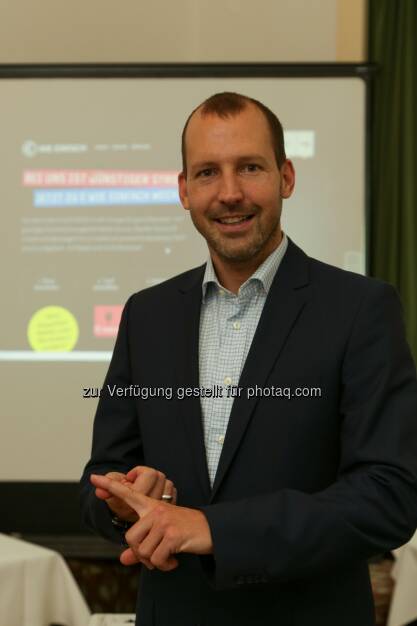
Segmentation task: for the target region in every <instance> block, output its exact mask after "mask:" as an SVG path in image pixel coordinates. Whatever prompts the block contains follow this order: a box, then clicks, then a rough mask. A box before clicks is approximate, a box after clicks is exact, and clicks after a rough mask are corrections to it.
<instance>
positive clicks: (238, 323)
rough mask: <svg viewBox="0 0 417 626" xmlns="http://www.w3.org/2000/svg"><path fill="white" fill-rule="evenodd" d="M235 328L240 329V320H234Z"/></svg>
mask: <svg viewBox="0 0 417 626" xmlns="http://www.w3.org/2000/svg"><path fill="white" fill-rule="evenodd" d="M233 328H234V329H235V330H239V329H240V322H233Z"/></svg>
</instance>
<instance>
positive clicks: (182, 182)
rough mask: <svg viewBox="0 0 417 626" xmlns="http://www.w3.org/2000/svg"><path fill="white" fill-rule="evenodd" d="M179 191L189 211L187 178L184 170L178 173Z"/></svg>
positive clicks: (185, 207)
mask: <svg viewBox="0 0 417 626" xmlns="http://www.w3.org/2000/svg"><path fill="white" fill-rule="evenodd" d="M178 193H179V196H180V200H181V204H182V206H183V207H184V209H186V210H187V211H189V210H190V203H189V202H188V193H187V178H186V176H185V174H184V172H180V173H179V174H178Z"/></svg>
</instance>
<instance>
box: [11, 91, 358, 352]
mask: <svg viewBox="0 0 417 626" xmlns="http://www.w3.org/2000/svg"><path fill="white" fill-rule="evenodd" d="M224 89H229V90H236V91H240V92H243V93H247V94H248V95H253V96H254V97H257V98H259V99H261V100H263V101H265V103H267V104H268V105H269V106H270V107H271V108H273V109H274V110H275V111H276V112H277V114H278V115H279V116H280V117H281V118H282V121H283V124H284V126H285V128H286V132H285V141H286V148H287V153H288V156H289V157H290V158H292V159H293V161H294V164H295V167H296V171H297V187H299V189H300V191H299V190H298V188H297V189H296V193H295V195H294V199H291V200H290V201H289V202H288V205H287V204H286V205H285V212H284V228H285V229H286V231H287V232H288V234H289V235H290V236H291V237H293V239H294V240H295V241H296V242H297V243H299V244H300V245H302V246H303V247H304V248H305V249H306V250H307V251H308V252H309V253H310V254H312V255H313V256H317V257H319V258H322V259H323V260H326V261H329V262H331V263H334V264H336V265H339V266H341V267H347V268H348V269H353V270H355V271H363V269H364V266H363V259H364V203H363V118H362V117H361V116H363V110H362V109H363V97H362V89H363V87H362V84H361V82H360V81H358V80H355V79H351V80H350V81H349V80H347V81H338V80H333V81H331V80H324V79H323V80H311V79H310V80H306V79H304V80H302V79H299V80H297V81H296V80H294V79H293V80H284V79H262V80H261V79H259V80H257V79H245V80H237V79H234V80H224V79H222V80H217V81H216V80H211V79H210V80H209V79H195V80H188V81H187V80H185V79H182V80H173V79H166V80H156V79H152V80H151V79H136V80H127V79H126V80H125V79H123V80H103V79H95V80H88V81H86V80H62V79H60V80H51V81H47V80H43V79H38V80H26V81H19V80H10V79H7V80H3V81H1V83H0V90H1V93H0V97H1V101H2V113H3V122H2V124H3V128H2V142H1V145H0V152H1V155H2V163H3V175H2V179H3V182H2V196H3V210H2V215H3V228H2V235H1V237H2V239H1V245H2V249H3V259H4V260H6V262H4V261H3V263H2V266H1V268H0V273H1V275H2V285H4V287H3V293H2V295H3V302H4V307H3V325H2V328H1V336H0V359H1V360H3V361H19V360H22V361H25V360H28V361H42V360H44V361H82V360H85V361H102V360H108V359H109V357H110V354H111V350H112V347H113V344H114V340H115V337H116V334H117V330H118V325H119V321H120V316H121V311H122V308H123V304H124V302H125V301H126V299H127V297H128V296H129V295H130V294H131V293H133V292H135V291H137V290H139V289H143V288H146V287H149V286H152V285H155V284H157V283H159V282H161V281H163V280H166V279H167V278H169V277H170V276H173V275H175V274H177V273H179V272H181V271H184V270H186V269H189V268H191V267H193V266H196V265H199V264H201V263H203V262H204V260H205V258H206V255H207V251H206V247H205V243H204V242H203V240H202V239H201V237H200V236H199V235H198V234H197V233H196V232H195V230H194V228H193V226H192V223H191V220H190V218H189V215H188V213H187V212H185V211H184V210H183V209H182V207H181V205H180V202H179V198H178V191H177V176H178V172H179V170H180V169H181V161H180V134H181V129H182V126H183V123H184V121H185V119H186V117H187V115H188V113H189V112H190V110H191V109H192V108H194V106H195V105H196V104H198V103H199V102H200V101H201V100H202V99H203V98H204V97H206V96H207V95H210V94H211V93H214V92H216V91H221V90H224ZM326 99H327V102H328V106H329V110H330V111H331V115H330V113H329V111H327V110H326V111H324V110H323V102H324V101H326ZM306 102H308V106H306ZM347 104H348V106H349V107H350V114H351V115H350V116H349V119H350V118H352V119H350V122H349V124H350V126H349V125H347V122H346V105H347ZM352 107H353V108H352ZM340 146H343V150H342V151H341V150H340V149H339V148H340ZM336 154H337V155H338V156H337V159H335V155H336ZM287 206H288V210H287Z"/></svg>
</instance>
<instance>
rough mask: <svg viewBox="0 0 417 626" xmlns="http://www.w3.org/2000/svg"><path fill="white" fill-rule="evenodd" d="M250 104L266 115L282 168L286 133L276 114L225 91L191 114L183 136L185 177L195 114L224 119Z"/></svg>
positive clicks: (239, 95) (276, 154)
mask: <svg viewBox="0 0 417 626" xmlns="http://www.w3.org/2000/svg"><path fill="white" fill-rule="evenodd" d="M249 104H253V105H254V106H255V107H256V108H258V109H259V110H260V111H262V113H263V114H264V116H265V118H266V121H267V123H268V126H269V130H270V133H271V139H272V146H273V148H274V153H275V159H276V162H277V165H278V167H279V168H280V167H281V165H282V164H283V163H284V161H285V159H286V158H287V157H286V155H285V146H284V131H283V128H282V124H281V122H280V121H279V119H278V118H277V116H276V115H275V113H273V112H272V111H271V109H268V107H267V106H265V105H264V104H262V102H259V100H255V99H254V98H249V96H243V95H242V94H240V93H234V92H232V91H223V92H222V93H216V94H214V95H213V96H210V98H207V100H204V102H203V103H202V104H199V105H198V107H196V108H195V109H194V111H192V113H190V115H189V116H188V118H187V121H186V122H185V125H184V128H183V131H182V135H181V155H182V171H183V173H184V175H186V174H187V159H186V148H185V134H186V132H187V127H188V124H189V122H190V119H191V118H192V116H193V115H194V113H195V112H196V111H200V113H201V115H217V116H218V117H221V118H223V119H224V118H226V117H229V116H233V115H237V114H238V113H240V112H241V111H243V110H244V109H245V108H246V107H247V106H248V105H249Z"/></svg>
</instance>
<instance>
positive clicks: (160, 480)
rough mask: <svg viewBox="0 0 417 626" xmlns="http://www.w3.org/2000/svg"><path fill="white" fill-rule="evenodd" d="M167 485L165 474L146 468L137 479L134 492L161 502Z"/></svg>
mask: <svg viewBox="0 0 417 626" xmlns="http://www.w3.org/2000/svg"><path fill="white" fill-rule="evenodd" d="M164 484H165V474H163V473H162V472H158V471H157V470H154V469H152V468H144V469H143V471H142V472H140V473H139V474H138V476H137V478H136V479H135V481H134V483H133V486H134V490H135V491H138V492H139V493H143V494H145V495H146V496H149V497H150V498H155V499H156V500H160V499H161V496H162V493H163V490H164Z"/></svg>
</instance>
